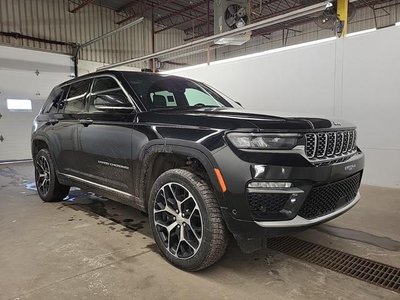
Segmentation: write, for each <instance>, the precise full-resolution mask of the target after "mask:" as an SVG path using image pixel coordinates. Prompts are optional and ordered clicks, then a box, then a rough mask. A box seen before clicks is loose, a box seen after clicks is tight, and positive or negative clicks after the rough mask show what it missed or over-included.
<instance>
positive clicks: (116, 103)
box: [89, 77, 132, 112]
mask: <svg viewBox="0 0 400 300" xmlns="http://www.w3.org/2000/svg"><path fill="white" fill-rule="evenodd" d="M96 106H97V107H120V108H124V107H132V104H131V103H130V102H129V100H128V98H127V97H126V95H125V93H124V91H123V90H122V89H121V88H120V86H119V85H118V83H117V82H116V81H115V80H114V79H113V78H110V77H102V78H96V79H95V81H94V84H93V89H92V95H91V97H90V104H89V112H104V111H103V110H98V109H97V108H96Z"/></svg>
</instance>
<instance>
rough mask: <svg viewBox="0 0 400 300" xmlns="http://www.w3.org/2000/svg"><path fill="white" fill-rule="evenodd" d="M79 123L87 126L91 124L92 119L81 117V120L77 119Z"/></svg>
mask: <svg viewBox="0 0 400 300" xmlns="http://www.w3.org/2000/svg"><path fill="white" fill-rule="evenodd" d="M79 123H81V124H82V125H83V126H85V127H88V126H89V125H91V124H93V120H91V119H81V120H79Z"/></svg>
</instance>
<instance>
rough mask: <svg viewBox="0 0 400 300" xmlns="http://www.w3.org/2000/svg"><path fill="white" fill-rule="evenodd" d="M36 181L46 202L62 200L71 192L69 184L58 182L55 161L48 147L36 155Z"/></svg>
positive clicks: (41, 196) (38, 189)
mask: <svg viewBox="0 0 400 300" xmlns="http://www.w3.org/2000/svg"><path fill="white" fill-rule="evenodd" d="M35 182H36V189H37V191H38V194H39V196H40V198H41V199H42V200H43V201H46V202H52V201H61V200H62V199H64V198H65V197H66V196H67V195H68V193H69V189H70V187H69V186H66V185H62V184H60V183H59V182H58V179H57V174H56V170H55V167H54V163H53V161H52V159H51V156H50V153H49V151H48V150H47V149H41V150H40V151H39V152H38V154H37V155H36V157H35Z"/></svg>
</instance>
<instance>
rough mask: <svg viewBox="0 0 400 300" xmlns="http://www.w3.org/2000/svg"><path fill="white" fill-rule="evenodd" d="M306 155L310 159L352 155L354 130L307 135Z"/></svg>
mask: <svg viewBox="0 0 400 300" xmlns="http://www.w3.org/2000/svg"><path fill="white" fill-rule="evenodd" d="M305 137H306V155H307V157H308V158H310V159H326V158H334V157H339V156H343V155H348V154H351V153H354V152H355V150H356V148H357V147H356V138H357V132H356V131H355V130H346V131H331V132H318V133H307V134H306V135H305Z"/></svg>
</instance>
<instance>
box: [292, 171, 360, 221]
mask: <svg viewBox="0 0 400 300" xmlns="http://www.w3.org/2000/svg"><path fill="white" fill-rule="evenodd" d="M360 180H361V173H357V174H355V175H353V176H350V177H348V178H345V179H343V180H339V181H336V182H332V183H329V184H326V185H321V186H317V187H314V188H313V189H311V191H310V193H309V195H308V197H307V199H306V200H305V201H304V203H303V205H302V207H301V208H300V211H299V213H298V214H299V215H300V216H301V217H303V218H306V219H314V218H317V217H320V216H323V215H326V214H329V213H331V212H334V211H335V210H337V209H338V208H340V207H342V206H344V205H346V204H347V203H349V202H350V201H351V200H352V199H354V198H355V197H356V195H357V192H358V188H359V187H360Z"/></svg>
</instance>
